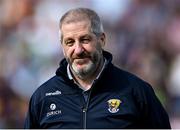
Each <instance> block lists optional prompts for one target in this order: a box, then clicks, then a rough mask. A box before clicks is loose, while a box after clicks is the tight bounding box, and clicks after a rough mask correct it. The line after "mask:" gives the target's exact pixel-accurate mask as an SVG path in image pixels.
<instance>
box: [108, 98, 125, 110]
mask: <svg viewBox="0 0 180 130" xmlns="http://www.w3.org/2000/svg"><path fill="white" fill-rule="evenodd" d="M107 102H108V106H109V108H108V110H109V112H111V113H116V112H118V111H119V105H120V104H121V103H122V101H121V100H119V99H110V100H108V101H107Z"/></svg>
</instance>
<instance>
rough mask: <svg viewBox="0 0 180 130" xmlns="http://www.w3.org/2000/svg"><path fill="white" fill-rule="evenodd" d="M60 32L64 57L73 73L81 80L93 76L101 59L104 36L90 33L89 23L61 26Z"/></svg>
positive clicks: (82, 22) (81, 22)
mask: <svg viewBox="0 0 180 130" xmlns="http://www.w3.org/2000/svg"><path fill="white" fill-rule="evenodd" d="M61 32H62V47H63V51H64V56H65V58H66V60H67V62H68V63H69V65H70V67H71V70H72V71H73V73H74V74H75V75H77V76H78V77H79V78H81V79H84V78H87V77H89V76H91V75H92V74H94V72H95V71H96V70H97V68H98V66H99V65H100V62H102V59H103V56H102V46H103V45H104V42H105V35H104V34H102V35H101V36H99V37H97V36H96V35H95V34H94V33H92V32H91V29H90V22H89V21H79V22H74V23H68V24H63V25H62V28H61Z"/></svg>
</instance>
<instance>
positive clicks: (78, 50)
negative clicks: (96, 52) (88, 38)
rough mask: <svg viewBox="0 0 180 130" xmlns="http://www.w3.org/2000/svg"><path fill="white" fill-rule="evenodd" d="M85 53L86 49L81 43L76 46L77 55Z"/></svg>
mask: <svg viewBox="0 0 180 130" xmlns="http://www.w3.org/2000/svg"><path fill="white" fill-rule="evenodd" d="M83 51H84V48H83V46H82V44H80V43H78V44H76V46H75V50H74V53H75V54H76V55H79V54H82V52H83Z"/></svg>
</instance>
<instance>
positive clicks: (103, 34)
mask: <svg viewBox="0 0 180 130" xmlns="http://www.w3.org/2000/svg"><path fill="white" fill-rule="evenodd" d="M99 40H100V43H101V47H104V46H105V43H106V35H105V33H102V34H101V35H100V37H99Z"/></svg>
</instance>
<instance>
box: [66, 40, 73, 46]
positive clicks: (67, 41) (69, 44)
mask: <svg viewBox="0 0 180 130" xmlns="http://www.w3.org/2000/svg"><path fill="white" fill-rule="evenodd" d="M64 44H65V45H66V46H72V45H73V44H74V41H73V40H66V41H65V42H64Z"/></svg>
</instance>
